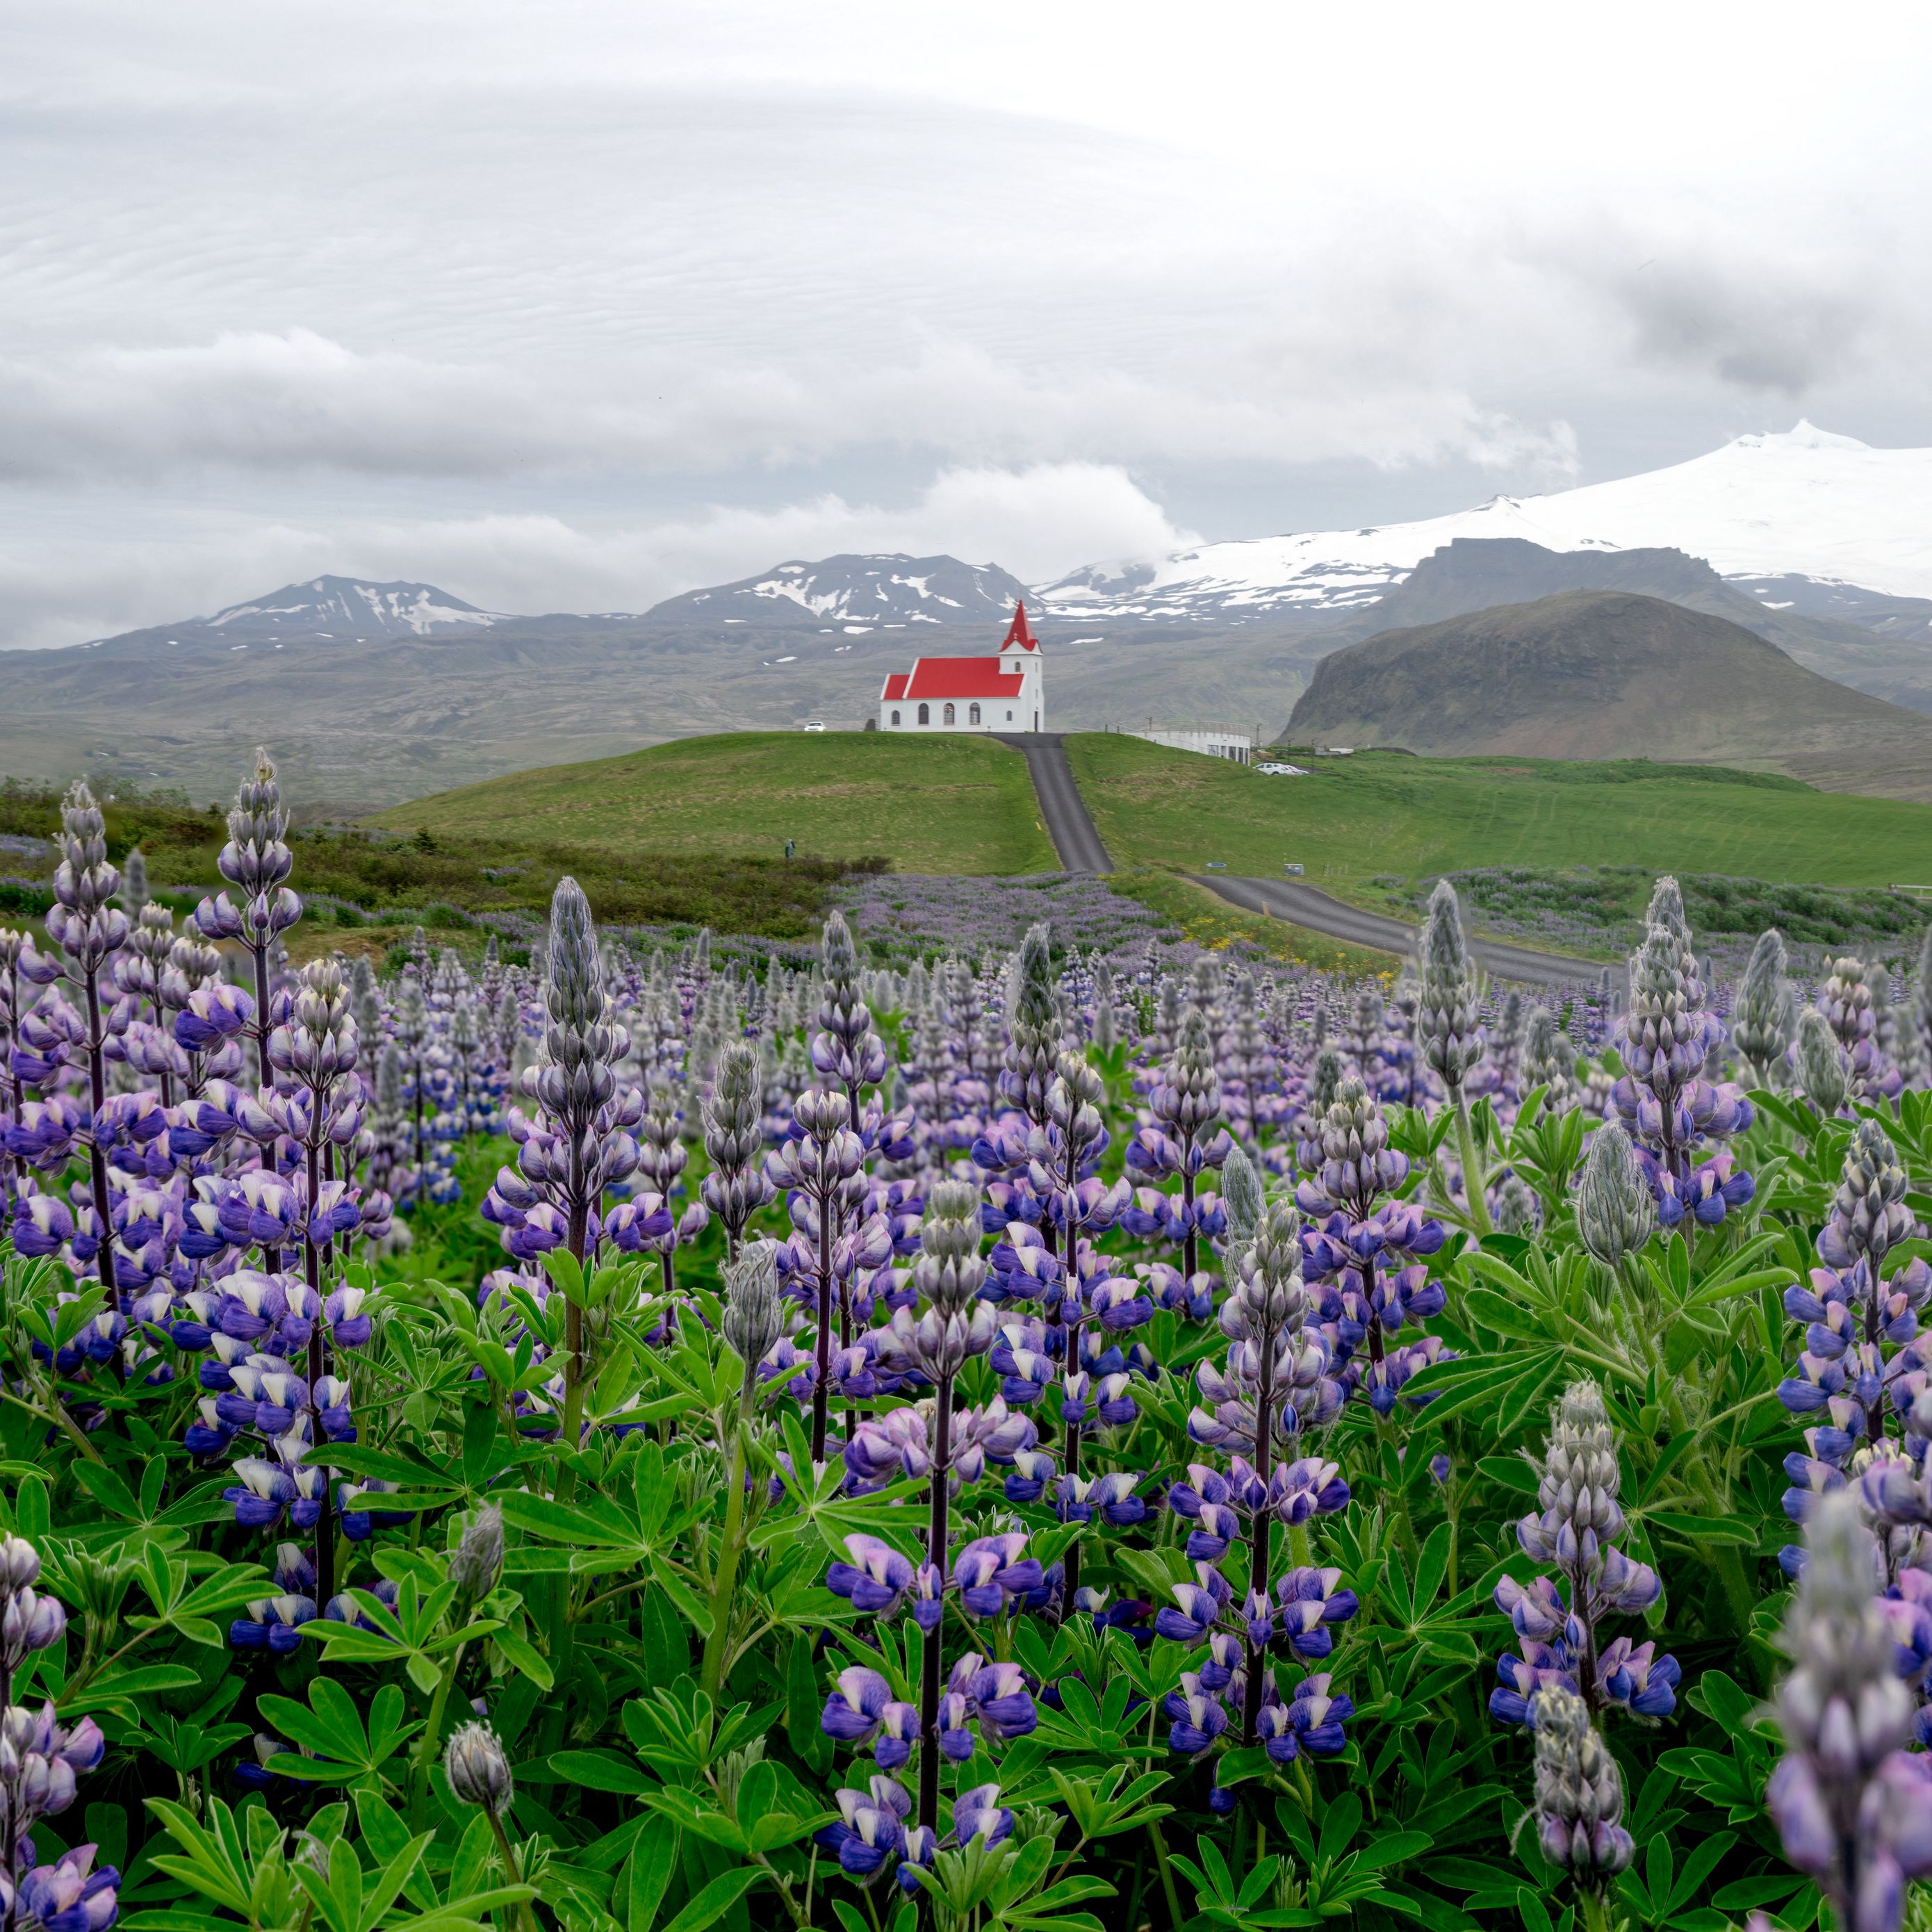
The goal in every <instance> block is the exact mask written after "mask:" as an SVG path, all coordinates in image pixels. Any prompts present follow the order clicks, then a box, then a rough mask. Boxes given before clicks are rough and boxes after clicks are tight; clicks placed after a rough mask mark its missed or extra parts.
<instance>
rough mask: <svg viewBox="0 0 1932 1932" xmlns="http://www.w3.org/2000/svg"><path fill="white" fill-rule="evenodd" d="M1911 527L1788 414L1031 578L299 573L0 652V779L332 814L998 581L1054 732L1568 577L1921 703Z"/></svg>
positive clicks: (816, 665) (595, 748)
mask: <svg viewBox="0 0 1932 1932" xmlns="http://www.w3.org/2000/svg"><path fill="white" fill-rule="evenodd" d="M1927 529H1932V450H1883V449H1871V448H1869V447H1868V446H1866V445H1864V444H1863V443H1857V442H1855V441H1854V440H1852V439H1851V438H1849V437H1838V436H1833V435H1831V434H1828V433H1827V432H1825V431H1819V430H1816V429H1814V428H1811V426H1810V425H1807V424H1800V425H1799V427H1798V428H1796V430H1794V431H1790V432H1789V433H1787V434H1782V435H1772V436H1759V437H1740V438H1739V439H1738V440H1736V441H1735V442H1733V443H1729V444H1727V445H1726V446H1724V448H1722V449H1718V450H1716V451H1714V452H1712V453H1711V454H1710V455H1708V456H1705V457H1701V458H1697V459H1696V460H1694V461H1692V462H1690V463H1680V464H1678V465H1676V466H1673V467H1671V468H1669V469H1662V470H1658V471H1654V472H1649V474H1647V475H1642V476H1637V477H1631V478H1624V479H1622V480H1621V481H1617V482H1614V483H1605V484H1592V485H1589V486H1587V487H1584V488H1581V489H1577V490H1568V491H1563V492H1559V493H1553V494H1551V495H1548V496H1538V497H1526V498H1508V497H1499V498H1497V499H1494V500H1493V502H1490V503H1488V504H1485V505H1481V506H1480V507H1479V508H1476V509H1473V510H1470V511H1464V512H1460V513H1458V514H1455V515H1453V516H1449V517H1436V518H1433V519H1430V520H1426V521H1422V522H1417V523H1406V524H1397V525H1390V526H1383V527H1380V528H1375V529H1358V530H1354V531H1340V532H1336V531H1331V532H1314V533H1304V534H1302V535H1295V536H1287V537H1277V538H1259V539H1253V540H1249V541H1240V542H1232V543H1223V544H1208V545H1205V546H1202V547H1199V548H1198V549H1196V550H1190V551H1187V552H1185V553H1181V554H1180V555H1178V556H1174V557H1171V558H1169V559H1164V560H1163V561H1162V562H1159V563H1155V564H1139V565H1132V566H1108V565H1096V566H1093V567H1091V568H1088V569H1087V570H1085V571H1076V572H1074V573H1072V574H1070V575H1069V576H1067V577H1062V578H1061V579H1059V580H1057V581H1056V582H1055V583H1050V584H1048V585H1045V586H1040V588H1039V589H1037V590H1035V591H1034V592H1028V589H1027V587H1026V586H1025V585H1023V584H1022V583H1021V582H1020V581H1019V580H1018V579H1017V578H1016V577H1013V576H1012V575H1011V574H1010V573H1008V572H1007V571H1004V570H1003V569H1001V568H1000V567H999V566H998V565H996V564H992V563H983V564H974V563H967V562H961V561H959V559H956V558H953V557H951V556H918V557H914V556H901V555H887V556H865V555H841V556H833V557H827V558H823V559H817V560H815V561H814V560H809V559H790V560H788V561H787V562H784V563H781V564H778V565H774V566H773V567H772V568H770V569H769V570H767V571H763V572H762V573H760V574H758V575H757V576H754V577H745V578H742V579H741V580H739V581H737V582H736V583H727V584H721V585H717V586H711V587H709V588H707V589H698V590H694V591H690V592H685V593H682V595H679V596H676V597H673V598H667V599H666V600H665V601H663V602H661V603H660V604H655V605H654V606H652V607H651V608H650V609H649V610H646V611H643V612H642V613H633V612H623V611H606V612H601V613H571V612H553V613H549V614H547V615H541V616H517V615H514V614H511V613H505V612H502V611H494V610H481V609H479V608H478V607H475V605H473V604H469V602H467V601H465V600H464V599H463V598H460V597H457V596H455V595H452V594H450V593H449V592H447V591H446V590H443V589H440V588H439V587H438V586H435V585H434V584H430V583H413V582H412V583H374V582H370V581H366V580H361V579H356V578H352V577H317V578H313V579H311V580H308V581H307V582H306V583H299V584H291V585H287V586H284V587H283V588H282V589H280V590H278V591H275V592H272V593H271V594H270V595H267V596H265V597H259V598H254V599H253V600H251V601H249V602H247V603H244V604H235V605H232V606H230V607H228V608H227V609H226V610H219V611H217V612H216V613H214V615H213V616H208V617H201V618H192V619H183V620H180V621H178V622H174V623H172V624H165V625H157V626H154V627H151V628H145V629H142V630H139V631H127V632H124V633H122V634H120V635H119V636H117V637H110V638H104V639H100V640H95V642H93V643H89V644H85V645H81V646H75V647H74V648H72V649H65V650H55V651H40V652H0V693H4V694H5V697H6V700H7V702H6V704H5V706H4V708H0V772H5V773H7V774H10V775H16V776H20V777H23V778H55V777H62V776H65V775H70V774H71V773H72V772H75V771H77V770H81V769H86V770H90V771H93V772H97V773H104V772H112V773H118V774H121V775H125V776H127V777H129V778H137V779H139V780H141V781H144V782H147V783H156V782H163V783H169V784H179V785H183V786H185V787H187V789H188V790H190V792H191V793H193V794H194V795H195V796H196V797H197V798H199V797H202V796H220V795H223V794H225V793H226V791H227V790H229V788H230V787H232V784H233V777H234V775H235V773H236V772H237V771H238V770H239V768H240V766H241V764H242V761H243V760H245V758H246V757H247V756H248V752H249V751H250V749H251V747H252V746H253V745H254V744H255V743H256V742H258V741H260V742H269V743H272V744H273V745H275V746H276V747H277V749H278V755H280V756H281V757H282V758H283V760H284V764H285V766H287V769H288V770H289V772H290V776H291V782H292V787H293V789H294V790H297V791H299V792H300V793H302V794H304V795H305V796H307V798H308V799H310V800H311V802H317V801H319V802H324V803H326V804H327V805H331V806H333V807H335V808H338V809H347V808H353V807H356V806H366V805H383V804H392V803H395V802H400V801H401V800H403V799H407V798H410V797H413V796H420V795H422V794H423V793H426V792H428V791H431V790H438V789H441V788H443V787H448V786H451V785H455V784H463V783H466V782H469V781H473V780H475V779H479V778H486V777H488V776H490V775H493V774H495V773H496V772H503V771H508V770H514V769H517V768H519V767H521V766H530V765H535V764H541V763H553V762H558V761H562V760H568V759H571V758H573V757H577V758H587V757H598V756H602V755H606V754H612V753H615V752H618V751H623V750H625V749H628V748H632V747H634V746H636V745H641V744H647V743H650V742H655V741H656V740H658V739H662V738H666V737H671V736H680V735H684V734H686V733H693V732H700V731H715V730H730V729H735V728H744V727H788V726H792V725H795V724H799V723H802V722H804V721H807V720H814V719H821V720H823V721H825V722H826V723H828V724H831V725H832V726H834V727H837V726H838V725H841V724H844V725H848V726H849V725H854V724H856V723H857V722H858V721H859V720H860V719H861V718H862V717H864V716H865V715H867V714H868V712H870V710H871V706H872V704H873V703H874V700H875V699H876V695H877V691H878V688H879V684H880V679H881V678H882V676H883V675H884V673H886V671H888V670H899V669H903V668H904V667H905V665H906V664H907V661H909V659H910V658H911V657H912V656H913V655H916V654H917V652H919V650H920V649H922V648H926V647H927V646H926V645H925V644H924V643H923V642H922V640H924V639H926V638H929V637H935V636H936V635H941V636H944V637H945V648H946V649H948V650H950V651H955V652H956V651H957V650H959V649H960V648H961V646H962V643H964V641H965V637H964V635H962V634H971V636H972V637H974V638H976V639H981V640H985V642H986V644H987V645H988V646H990V645H991V644H992V643H993V642H994V641H995V640H997V637H998V630H999V628H1000V627H1003V626H1004V623H1005V622H1006V619H1007V616H1008V615H1009V613H1010V610H1011V607H1012V604H1013V601H1014V600H1016V598H1019V597H1021V596H1022V595H1025V596H1027V597H1028V605H1029V609H1030V610H1031V612H1032V613H1033V615H1034V618H1035V623H1036V628H1037V630H1038V631H1039V633H1040V635H1041V637H1042V638H1043V641H1044V642H1045V643H1046V646H1047V649H1048V652H1049V657H1050V658H1052V660H1053V668H1052V670H1051V671H1050V672H1049V706H1050V708H1051V714H1052V722H1053V723H1054V724H1056V725H1058V726H1064V727H1067V728H1070V729H1088V728H1094V727H1100V726H1103V725H1108V724H1138V723H1140V722H1142V721H1144V720H1145V721H1150V722H1159V723H1162V724H1217V723H1218V724H1250V725H1252V726H1253V727H1255V728H1256V730H1259V731H1263V732H1265V731H1266V730H1269V729H1271V728H1272V727H1274V725H1275V724H1277V723H1278V722H1279V721H1280V720H1281V719H1282V718H1284V717H1285V716H1286V715H1287V713H1288V712H1289V709H1291V707H1292V706H1293V704H1294V703H1295V700H1296V699H1297V698H1298V697H1299V695H1300V694H1301V691H1303V689H1304V687H1305V686H1306V685H1307V683H1308V682H1309V680H1310V678H1311V677H1312V676H1313V675H1314V674H1315V673H1316V668H1317V667H1318V666H1319V664H1321V663H1322V661H1323V660H1324V659H1325V658H1326V657H1328V655H1330V654H1331V653H1332V652H1336V651H1337V650H1339V649H1343V648H1345V647H1346V646H1349V645H1351V644H1352V643H1357V642H1359V641H1361V640H1364V639H1366V638H1367V637H1370V635H1371V634H1375V633H1378V632H1382V631H1390V630H1411V629H1414V628H1415V627H1417V626H1426V625H1431V624H1435V623H1439V622H1444V621H1446V620H1448V619H1454V618H1457V617H1460V616H1467V615H1469V614H1472V613H1475V612H1478V611H1482V610H1492V609H1494V608H1496V607H1500V606H1510V605H1520V604H1535V603H1538V602H1539V601H1541V600H1543V599H1545V598H1550V597H1552V596H1561V595H1564V594H1565V593H1572V592H1603V593H1608V594H1615V595H1625V596H1634V597H1638V598H1652V599H1659V600H1662V601H1665V602H1667V603H1670V604H1674V605H1676V606H1678V607H1682V608H1683V609H1685V610H1691V611H1695V612H1698V613H1703V615H1706V616H1709V617H1712V618H1714V619H1721V620H1724V622H1727V623H1729V624H1732V625H1737V626H1739V627H1741V628H1743V629H1745V630H1746V631H1749V632H1751V633H1752V634H1754V635H1755V636H1757V637H1759V638H1761V639H1763V640H1765V641H1766V642H1767V643H1769V644H1772V645H1775V646H1777V647H1778V649H1779V650H1780V651H1781V652H1785V653H1787V654H1788V655H1789V657H1790V658H1792V659H1793V660H1796V664H1798V665H1799V666H1802V667H1804V668H1805V669H1807V670H1811V671H1813V672H1815V673H1818V674H1819V675H1820V676H1822V677H1824V678H1828V679H1833V680H1835V681H1836V682H1837V683H1838V684H1841V685H1849V686H1851V687H1852V688H1855V690H1857V691H1863V692H1864V693H1866V694H1868V695H1870V696H1873V697H1879V698H1882V699H1885V700H1889V701H1890V702H1891V703H1895V704H1898V705H1902V706H1906V707H1909V708H1910V709H1915V710H1918V711H1921V712H1932V544H1928V543H1927V542H1925V541H1924V539H1923V538H1922V536H1921V532H1923V531H1924V530H1927ZM949 633H950V635H948V634H949ZM1177 665H1179V666H1181V667H1184V669H1183V670H1182V673H1181V675H1179V676H1177ZM1709 755H1721V752H1714V753H1712V754H1709ZM1738 755H1739V756H1742V755H1744V754H1743V752H1742V751H1740V752H1739V754H1738ZM1887 769H1891V767H1889V766H1888V768H1887ZM1898 782H1900V781H1899V780H1898V779H1897V778H1896V776H1895V775H1894V778H1891V779H1885V780H1879V779H1876V778H1874V779H1873V784H1874V786H1875V787H1879V788H1891V787H1892V786H1893V785H1894V784H1897V783H1898Z"/></svg>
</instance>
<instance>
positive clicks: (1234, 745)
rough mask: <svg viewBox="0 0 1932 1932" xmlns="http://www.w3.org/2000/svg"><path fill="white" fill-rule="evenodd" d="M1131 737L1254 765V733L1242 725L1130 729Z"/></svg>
mask: <svg viewBox="0 0 1932 1932" xmlns="http://www.w3.org/2000/svg"><path fill="white" fill-rule="evenodd" d="M1127 736H1129V737H1130V738H1145V739H1146V740H1147V741H1148V743H1149V744H1151V745H1166V746H1167V747H1168V748H1169V750H1170V751H1199V753H1200V754H1202V757H1208V758H1232V759H1233V760H1235V763H1237V764H1241V765H1246V764H1250V763H1253V760H1254V755H1255V741H1254V734H1253V733H1252V732H1250V731H1244V730H1241V729H1240V728H1238V727H1230V728H1229V729H1227V730H1215V729H1209V730H1202V731H1196V730H1178V731H1166V730H1155V729H1154V728H1153V727H1149V728H1148V730H1145V731H1130V732H1129V733H1127Z"/></svg>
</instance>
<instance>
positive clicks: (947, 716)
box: [946, 704, 953, 724]
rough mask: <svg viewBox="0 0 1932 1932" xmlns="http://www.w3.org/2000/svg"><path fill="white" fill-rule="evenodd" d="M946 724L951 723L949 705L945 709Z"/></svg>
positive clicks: (951, 717) (950, 708) (951, 709)
mask: <svg viewBox="0 0 1932 1932" xmlns="http://www.w3.org/2000/svg"><path fill="white" fill-rule="evenodd" d="M946 721H947V724H951V723H952V722H953V707H952V706H951V705H950V704H949V705H948V706H947V707H946Z"/></svg>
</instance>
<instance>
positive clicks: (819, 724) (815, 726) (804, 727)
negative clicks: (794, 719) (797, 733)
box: [798, 718, 825, 731]
mask: <svg viewBox="0 0 1932 1932" xmlns="http://www.w3.org/2000/svg"><path fill="white" fill-rule="evenodd" d="M798 728H799V730H801V731H823V730H824V729H825V724H824V721H823V719H822V718H813V719H812V721H811V723H809V724H801V725H800V726H799V727H798Z"/></svg>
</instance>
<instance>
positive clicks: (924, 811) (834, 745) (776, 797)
mask: <svg viewBox="0 0 1932 1932" xmlns="http://www.w3.org/2000/svg"><path fill="white" fill-rule="evenodd" d="M373 822H374V823H375V824H377V825H378V826H383V827H386V829H389V830H391V831H395V832H416V831H418V830H425V831H428V832H430V833H431V835H432V836H435V835H440V834H443V833H445V832H449V833H455V834H458V835H462V836H464V837H467V838H478V839H487V838H511V839H517V840H522V841H527V842H532V843H536V844H543V843H546V842H555V843H559V844H568V845H573V846H578V847H590V848H593V849H595V850H599V851H607V852H610V853H614V854H616V855H618V856H620V857H621V856H623V855H625V854H638V853H679V852H688V853H750V854H753V855H757V854H763V855H765V856H774V857H775V856H778V854H780V853H782V852H783V851H784V842H785V841H786V840H787V838H790V839H794V840H796V841H797V845H798V849H799V851H800V852H801V853H812V854H815V855H817V856H820V857H823V858H827V859H857V858H863V857H870V856H880V857H883V858H888V859H891V860H892V862H893V864H894V865H895V867H896V868H897V869H898V870H899V871H907V872H1004V873H1022V874H1025V873H1037V872H1054V871H1058V870H1059V869H1060V865H1059V861H1058V859H1057V858H1056V857H1055V854H1054V850H1053V847H1052V844H1049V841H1048V839H1047V836H1046V832H1045V830H1044V829H1043V828H1042V826H1041V825H1040V811H1039V805H1038V802H1037V800H1036V799H1035V798H1034V790H1033V781H1032V780H1031V778H1028V775H1027V767H1026V760H1025V759H1024V758H1022V757H1021V756H1020V755H1019V753H1018V752H1017V751H1010V750H1008V749H1007V747H1006V746H1005V745H1002V744H1000V743H998V742H996V741H995V740H994V739H990V738H969V737H963V736H962V737H956V738H938V737H935V738H920V739H911V738H895V737H893V736H891V734H890V733H880V732H868V733H857V732H853V733H839V734H837V735H834V734H832V733H826V735H824V736H818V735H817V734H816V733H812V734H807V733H794V732H787V731H774V732H761V731H746V732H738V733H730V734H727V735H723V736H716V737H701V738H683V739H678V740H677V741H676V742H674V743H671V744H668V745H653V746H652V747H651V748H649V750H647V751H633V752H631V753H629V754H628V755H626V756H625V757H619V758H601V759H598V760H594V761H593V762H592V763H586V764H571V765H553V766H547V767H546V768H545V769H542V770H540V771H529V772H514V773H512V774H511V775H510V776H509V777H508V778H494V779H492V780H491V781H490V782H489V783H488V784H479V785H469V786H466V787H463V789H462V790H458V791H449V792H443V793H440V794H439V795H437V796H434V797H432V798H422V799H416V800H415V801H414V802H412V803H410V804H408V805H401V806H398V807H397V808H395V809H394V810H392V811H386V812H385V813H383V814H381V815H380V817H377V819H376V820H374V821H373Z"/></svg>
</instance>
